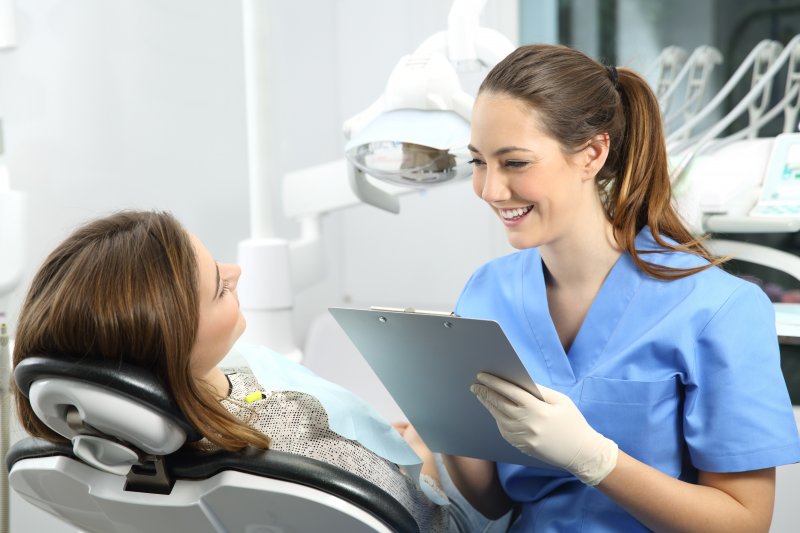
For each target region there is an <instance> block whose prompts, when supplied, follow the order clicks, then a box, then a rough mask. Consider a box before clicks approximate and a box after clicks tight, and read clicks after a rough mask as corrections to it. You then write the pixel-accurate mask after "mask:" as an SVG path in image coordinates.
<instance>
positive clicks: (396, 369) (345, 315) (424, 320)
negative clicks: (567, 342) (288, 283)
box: [328, 307, 553, 469]
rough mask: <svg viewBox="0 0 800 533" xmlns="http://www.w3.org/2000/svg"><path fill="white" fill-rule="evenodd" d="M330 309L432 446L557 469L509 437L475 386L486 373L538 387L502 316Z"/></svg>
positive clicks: (530, 388) (442, 450)
mask: <svg viewBox="0 0 800 533" xmlns="http://www.w3.org/2000/svg"><path fill="white" fill-rule="evenodd" d="M328 310H329V311H330V313H331V314H332V315H333V317H334V319H336V321H337V322H338V323H339V325H340V326H341V327H342V329H343V330H344V332H345V333H346V334H347V336H348V337H349V338H350V340H351V341H352V342H353V344H354V345H355V347H356V348H357V349H358V351H359V352H360V353H361V356H362V357H363V358H364V359H365V360H366V361H367V363H368V364H369V365H370V367H371V368H372V370H373V372H375V374H376V375H377V376H378V378H379V379H380V380H381V382H382V383H383V385H384V387H386V390H387V391H388V392H389V394H391V396H392V397H393V398H394V400H395V402H397V405H398V406H399V407H400V409H401V410H402V411H403V413H404V414H405V415H406V417H407V418H408V420H409V422H410V423H411V424H412V425H413V426H414V428H415V429H416V430H417V432H418V433H419V434H420V436H421V437H422V440H423V441H425V444H426V445H427V446H428V447H429V448H430V449H431V450H432V451H434V452H440V453H446V454H450V455H461V456H465V457H477V458H480V459H489V460H492V461H498V462H503V463H511V464H520V465H526V466H534V467H539V468H548V469H552V468H553V467H551V466H549V465H546V464H545V463H542V462H541V461H538V460H537V459H534V458H532V457H530V456H528V455H525V454H524V453H522V452H521V451H519V450H517V449H516V448H514V446H512V445H511V444H509V443H508V442H507V441H506V440H505V439H503V437H502V435H500V431H499V430H498V428H497V423H496V422H495V420H494V418H492V415H491V414H489V412H488V411H487V410H486V408H485V407H483V405H482V404H481V403H480V402H479V401H478V399H477V398H476V397H475V395H473V394H472V392H470V390H469V387H470V385H472V384H473V383H475V376H476V375H477V374H478V372H481V371H487V372H490V373H492V374H494V375H496V376H498V377H501V378H503V379H506V380H508V381H511V382H513V383H516V384H517V385H519V386H520V387H522V388H524V389H526V390H528V391H530V392H531V393H532V394H538V393H539V391H538V389H537V388H536V384H535V383H534V381H533V380H532V379H531V376H530V375H529V374H528V372H527V370H526V369H525V366H524V365H523V364H522V361H520V359H519V357H518V356H517V354H516V352H515V351H514V348H513V347H512V346H511V343H510V342H509V341H508V339H507V338H506V336H505V334H504V333H503V330H502V329H501V328H500V325H499V324H498V323H497V322H494V321H491V320H480V319H473V318H464V317H459V316H455V315H452V314H447V313H437V312H432V311H419V310H417V311H414V310H410V309H407V310H402V309H390V308H373V309H347V308H340V307H331V308H329V309H328ZM539 396H540V397H541V395H540V394H539Z"/></svg>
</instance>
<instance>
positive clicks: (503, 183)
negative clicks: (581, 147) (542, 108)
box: [470, 93, 594, 249]
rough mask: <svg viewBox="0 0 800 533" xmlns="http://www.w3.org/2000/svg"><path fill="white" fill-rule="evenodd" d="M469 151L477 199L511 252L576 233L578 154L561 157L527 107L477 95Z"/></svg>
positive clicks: (580, 188) (580, 181)
mask: <svg viewBox="0 0 800 533" xmlns="http://www.w3.org/2000/svg"><path fill="white" fill-rule="evenodd" d="M470 150H471V151H472V156H473V158H474V159H473V161H474V169H473V170H474V172H473V188H474V190H475V194H477V195H478V196H479V197H481V198H482V199H483V200H484V201H485V202H486V203H487V204H489V206H490V207H491V208H492V210H493V211H494V212H495V213H496V214H497V216H498V217H499V219H500V220H501V221H502V223H503V225H504V226H505V229H506V233H507V236H508V240H509V243H510V244H511V245H512V246H513V247H515V248H518V249H523V248H532V247H535V246H541V245H545V244H549V243H551V242H553V241H554V240H557V239H560V238H563V237H565V236H567V235H568V234H569V233H570V232H572V231H576V226H577V225H578V224H577V223H576V221H577V220H579V217H578V215H579V210H580V209H581V208H582V205H583V202H584V198H586V195H587V190H586V181H587V180H586V177H587V176H586V172H585V171H584V169H583V168H581V165H580V162H581V158H580V152H578V153H576V154H567V153H565V152H564V151H563V150H562V148H561V145H560V144H559V143H558V141H556V140H555V139H554V138H552V137H550V136H548V135H547V134H546V133H545V132H544V131H543V130H542V129H541V127H540V125H539V122H538V119H537V115H536V112H535V111H533V110H532V109H531V108H530V107H528V106H526V105H525V104H524V103H523V102H521V101H520V100H518V99H515V98H511V97H508V96H502V95H495V94H491V93H482V94H481V95H479V96H478V98H477V100H476V101H475V106H474V108H473V111H472V138H471V142H470ZM589 186H590V187H592V188H593V187H594V185H593V183H589ZM593 194H594V191H593Z"/></svg>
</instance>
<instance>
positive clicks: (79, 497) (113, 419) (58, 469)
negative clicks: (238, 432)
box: [6, 356, 419, 533]
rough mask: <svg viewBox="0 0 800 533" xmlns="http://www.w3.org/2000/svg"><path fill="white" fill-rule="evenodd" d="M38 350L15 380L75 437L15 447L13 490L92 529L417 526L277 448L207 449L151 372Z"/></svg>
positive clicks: (375, 494) (248, 532) (356, 482)
mask: <svg viewBox="0 0 800 533" xmlns="http://www.w3.org/2000/svg"><path fill="white" fill-rule="evenodd" d="M76 362H78V361H77V360H74V361H72V360H68V359H64V358H63V357H49V356H37V357H30V358H28V359H25V360H24V361H22V362H21V363H20V364H19V365H17V367H16V369H15V370H14V380H15V382H16V384H17V386H18V387H19V388H20V390H21V391H22V392H23V393H24V394H25V395H26V396H27V397H28V398H29V399H30V400H31V404H32V405H33V408H34V410H35V412H36V414H37V416H39V418H40V419H42V420H43V421H44V422H45V423H46V424H47V425H48V426H49V427H51V428H52V429H53V430H54V431H56V432H57V433H59V434H61V435H63V436H64V437H66V438H67V439H69V442H68V443H66V442H65V443H61V444H54V443H50V442H47V441H43V440H40V439H34V438H26V439H23V440H21V441H19V442H17V443H15V444H14V445H13V446H12V448H11V449H10V451H9V453H8V455H7V456H6V465H7V467H8V471H9V486H10V487H11V489H13V490H15V491H16V492H17V493H19V494H20V495H21V496H22V497H23V498H25V499H26V500H27V501H29V502H30V503H32V504H33V505H35V506H37V507H39V508H41V509H43V510H45V511H47V512H48V513H50V514H52V515H54V516H56V517H57V518H59V519H61V520H63V521H65V522H67V523H69V524H71V525H73V526H74V527H76V528H77V529H80V530H81V531H87V532H95V531H96V532H103V533H112V532H119V533H122V532H124V533H129V532H148V533H149V532H159V531H164V532H167V531H169V532H182V531H186V532H191V533H202V532H226V531H231V532H242V533H283V532H286V533H288V532H293V533H302V532H316V531H330V532H348V533H351V532H353V533H355V532H391V531H401V532H406V531H409V532H418V531H419V528H418V526H417V524H416V522H415V520H414V518H413V517H412V516H411V514H410V513H409V512H408V511H407V510H406V509H405V508H404V507H403V506H402V505H401V504H400V503H399V502H398V501H397V500H395V499H394V498H392V497H391V496H390V495H389V494H388V493H386V492H384V491H382V490H381V489H379V488H378V487H376V486H374V485H373V484H371V483H369V482H367V481H366V480H364V479H362V478H360V477H358V476H356V475H353V474H351V473H349V472H347V471H344V470H342V469H340V468H337V467H335V466H332V465H329V464H327V463H323V462H320V461H316V460H313V459H308V458H305V457H302V456H299V455H295V454H289V453H284V452H279V451H275V450H256V449H246V450H244V451H241V452H225V451H214V452H208V451H199V450H195V449H193V448H190V447H186V446H183V445H184V443H186V442H193V441H197V440H199V439H200V438H201V436H200V434H199V433H198V432H197V431H196V430H195V429H194V428H193V427H191V426H190V425H189V424H188V423H187V422H186V420H185V418H184V417H183V415H182V414H181V413H180V411H179V410H178V408H177V406H176V405H175V403H174V401H173V400H172V398H171V397H170V396H169V394H167V393H166V391H165V389H164V388H163V387H162V386H161V384H160V383H159V381H158V380H157V379H155V378H154V376H152V375H151V374H150V373H149V372H147V371H145V370H143V369H141V368H138V367H135V366H130V365H123V364H120V363H118V362H113V361H107V360H91V361H87V360H85V359H83V360H80V364H76Z"/></svg>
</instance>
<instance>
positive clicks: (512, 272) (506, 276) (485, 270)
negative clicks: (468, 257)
mask: <svg viewBox="0 0 800 533" xmlns="http://www.w3.org/2000/svg"><path fill="white" fill-rule="evenodd" d="M538 258H539V251H538V250H537V249H536V248H530V249H526V250H520V251H518V252H514V253H511V254H508V255H504V256H502V257H498V258H495V259H492V260H491V261H489V262H487V263H484V264H483V265H481V266H479V267H478V268H477V269H475V271H474V272H473V273H472V276H470V279H469V281H467V287H470V286H471V285H475V284H485V283H502V282H504V281H511V280H513V279H515V276H516V275H521V274H522V272H523V270H524V268H525V265H527V264H530V262H531V261H534V260H536V259H538Z"/></svg>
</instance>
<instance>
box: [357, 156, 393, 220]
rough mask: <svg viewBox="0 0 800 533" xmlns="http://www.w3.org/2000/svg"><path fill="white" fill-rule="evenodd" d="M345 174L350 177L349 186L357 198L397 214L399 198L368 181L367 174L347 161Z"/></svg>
mask: <svg viewBox="0 0 800 533" xmlns="http://www.w3.org/2000/svg"><path fill="white" fill-rule="evenodd" d="M347 174H348V177H349V178H350V186H351V188H352V189H353V192H354V193H355V195H356V196H357V197H358V199H359V200H361V201H362V202H364V203H365V204H369V205H374V206H375V207H379V208H381V209H383V210H385V211H389V212H390V213H394V214H397V213H399V212H400V200H398V199H397V198H395V197H394V196H392V195H391V194H389V193H387V192H385V191H382V190H381V189H379V188H378V187H376V186H375V185H373V184H372V183H370V182H369V181H368V180H367V176H366V175H365V174H364V173H363V172H362V171H361V170H360V169H358V168H356V167H355V165H353V164H352V163H349V162H348V164H347Z"/></svg>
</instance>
